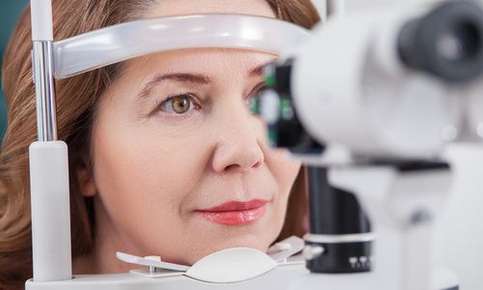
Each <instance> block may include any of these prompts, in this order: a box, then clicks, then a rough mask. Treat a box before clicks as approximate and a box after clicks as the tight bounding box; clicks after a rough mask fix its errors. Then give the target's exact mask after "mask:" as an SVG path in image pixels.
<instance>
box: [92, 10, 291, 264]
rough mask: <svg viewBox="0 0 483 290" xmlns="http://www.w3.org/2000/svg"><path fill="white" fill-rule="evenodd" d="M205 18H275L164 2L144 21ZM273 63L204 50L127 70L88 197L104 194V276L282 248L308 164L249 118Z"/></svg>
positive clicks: (104, 121)
mask: <svg viewBox="0 0 483 290" xmlns="http://www.w3.org/2000/svg"><path fill="white" fill-rule="evenodd" d="M230 7H231V8H230ZM230 9H231V10H230ZM200 12H223V13H229V12H238V13H246V14H256V15H264V16H271V17H273V14H272V12H271V10H270V8H269V6H268V5H267V4H266V3H265V1H257V0H250V1H247V0H243V1H241V0H240V1H233V0H229V1H228V0H227V1H212V0H211V1H210V0H203V1H189V0H186V1H185V0H177V1H160V4H156V5H155V6H154V7H153V9H151V10H150V12H149V14H147V15H144V16H145V17H153V16H164V15H171V14H189V13H200ZM273 58H274V56H272V55H269V54H265V53H260V52H253V51H243V50H232V49H192V50H183V51H175V52H167V53H159V54H154V55H149V56H146V57H142V58H137V59H134V60H131V61H128V62H126V63H125V64H124V66H123V68H122V73H121V75H120V76H119V78H117V79H116V80H115V81H114V83H113V84H112V85H111V86H110V88H109V89H108V91H107V92H106V94H105V95H104V96H102V98H101V99H100V102H99V105H98V108H97V113H96V119H95V122H94V128H93V132H92V134H93V135H92V144H91V146H92V151H93V155H92V159H93V162H94V163H93V164H94V165H93V179H92V184H93V185H94V186H91V187H92V188H93V189H92V190H91V192H90V193H89V192H88V191H87V193H86V194H87V195H88V194H94V192H95V195H96V199H95V200H96V203H95V204H96V205H95V209H96V222H97V229H96V239H97V241H96V251H97V252H96V253H97V255H98V256H102V258H101V259H103V262H101V264H103V265H101V266H100V267H101V268H103V269H102V270H103V271H115V270H116V269H121V268H119V267H122V266H119V265H118V264H117V262H115V261H114V256H113V255H114V252H115V251H125V252H129V253H132V254H137V255H141V256H142V255H159V256H161V258H162V259H163V260H165V261H172V262H177V263H183V264H192V263H194V262H196V261H197V260H198V259H200V258H202V257H203V256H205V255H208V254H210V253H212V252H214V251H217V250H220V249H223V248H226V247H234V246H248V247H253V248H257V249H259V250H262V251H265V250H266V249H267V247H268V246H269V245H270V244H271V243H272V242H273V241H274V240H275V239H276V237H277V236H278V234H279V232H280V230H281V228H282V225H283V221H284V217H285V212H286V208H287V200H288V196H289V192H290V189H291V187H292V184H293V182H294V180H295V177H296V175H297V173H298V171H299V168H300V164H299V163H297V162H295V161H291V160H289V159H287V158H286V156H285V153H284V152H281V151H274V150H272V149H270V148H269V146H268V144H267V141H266V139H265V135H266V132H265V130H264V126H263V124H262V122H261V121H260V120H259V119H258V118H256V117H255V116H253V115H252V114H251V113H250V112H249V110H248V103H249V100H250V98H251V97H253V96H254V95H255V94H257V92H258V91H259V90H260V89H261V88H262V87H263V78H262V75H261V69H260V68H261V67H262V66H263V65H264V64H266V63H267V62H269V61H271V60H273ZM106 257H107V260H109V259H110V260H111V262H109V261H106Z"/></svg>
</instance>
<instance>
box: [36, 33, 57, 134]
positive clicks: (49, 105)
mask: <svg viewBox="0 0 483 290" xmlns="http://www.w3.org/2000/svg"><path fill="white" fill-rule="evenodd" d="M33 74H34V76H33V77H34V82H35V94H36V101H37V134H38V140H39V141H55V140H57V118H56V105H55V87H54V79H53V59H52V42H51V41H34V42H33Z"/></svg>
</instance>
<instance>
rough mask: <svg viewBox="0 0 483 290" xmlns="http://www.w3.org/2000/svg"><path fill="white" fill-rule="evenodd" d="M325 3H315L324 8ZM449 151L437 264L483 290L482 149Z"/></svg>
mask: <svg viewBox="0 0 483 290" xmlns="http://www.w3.org/2000/svg"><path fill="white" fill-rule="evenodd" d="M324 1H325V0H314V1H313V2H314V3H315V4H316V5H317V6H319V7H321V5H323V3H324ZM395 1H409V0H346V8H347V11H355V10H359V9H367V8H368V7H374V6H377V5H381V4H386V3H391V2H393V3H394V2H395ZM411 1H412V0H411ZM419 1H421V2H422V1H425V2H428V1H434V0H419ZM482 95H483V93H482ZM450 152H451V154H452V155H451V156H453V158H454V160H455V163H454V164H455V168H456V174H455V184H454V188H453V190H452V195H451V197H450V200H449V203H448V205H447V208H446V209H442V211H443V212H442V216H441V217H440V219H439V222H438V225H437V231H436V241H435V249H436V255H437V261H438V263H439V264H442V265H446V266H447V267H448V268H450V269H451V270H452V271H453V272H454V273H455V274H456V275H457V276H458V277H459V279H460V282H461V288H460V289H462V290H463V289H464V290H480V289H483V149H475V148H471V147H466V148H461V147H460V148H456V149H453V150H451V151H450Z"/></svg>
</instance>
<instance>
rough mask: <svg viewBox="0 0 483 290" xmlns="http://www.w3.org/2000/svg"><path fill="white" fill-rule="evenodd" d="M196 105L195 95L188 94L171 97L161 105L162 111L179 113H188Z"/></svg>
mask: <svg viewBox="0 0 483 290" xmlns="http://www.w3.org/2000/svg"><path fill="white" fill-rule="evenodd" d="M194 107H196V104H195V103H194V101H193V97H192V96H190V95H188V94H183V95H178V96H174V97H169V98H168V99H167V100H165V101H163V102H162V103H161V105H160V108H161V111H163V112H166V113H174V114H178V115H182V114H186V113H188V112H189V111H190V110H191V109H193V108H194Z"/></svg>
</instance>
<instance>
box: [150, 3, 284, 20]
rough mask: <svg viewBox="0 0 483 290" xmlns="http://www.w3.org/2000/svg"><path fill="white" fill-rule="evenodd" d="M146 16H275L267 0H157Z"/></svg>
mask: <svg viewBox="0 0 483 290" xmlns="http://www.w3.org/2000/svg"><path fill="white" fill-rule="evenodd" d="M154 2H155V4H153V5H152V6H151V7H150V9H149V10H148V11H146V12H145V13H144V14H143V17H145V18H152V17H162V16H173V15H187V14H200V13H237V14H248V15H255V16H265V17H275V15H274V13H273V11H272V9H271V8H270V6H269V4H268V2H267V1H266V0H196V1H193V0H157V1H154Z"/></svg>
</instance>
